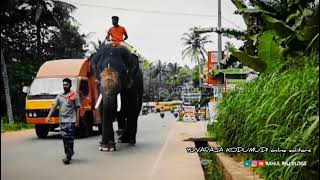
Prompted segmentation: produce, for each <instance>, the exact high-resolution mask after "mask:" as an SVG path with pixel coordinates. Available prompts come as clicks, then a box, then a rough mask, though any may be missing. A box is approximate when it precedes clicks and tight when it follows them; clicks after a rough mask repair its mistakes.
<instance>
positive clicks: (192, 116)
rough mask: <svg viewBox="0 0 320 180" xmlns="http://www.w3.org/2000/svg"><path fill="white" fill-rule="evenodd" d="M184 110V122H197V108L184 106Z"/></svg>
mask: <svg viewBox="0 0 320 180" xmlns="http://www.w3.org/2000/svg"><path fill="white" fill-rule="evenodd" d="M183 108H184V115H183V118H182V119H183V120H184V121H196V120H197V119H196V114H197V112H196V108H195V106H183Z"/></svg>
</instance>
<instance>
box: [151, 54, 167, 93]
mask: <svg viewBox="0 0 320 180" xmlns="http://www.w3.org/2000/svg"><path fill="white" fill-rule="evenodd" d="M166 68H167V65H166V63H162V62H161V61H160V60H158V62H157V64H156V65H155V69H154V74H153V77H157V76H158V77H159V85H160V87H161V85H162V83H161V82H162V77H163V76H165V75H166V73H167V71H166Z"/></svg>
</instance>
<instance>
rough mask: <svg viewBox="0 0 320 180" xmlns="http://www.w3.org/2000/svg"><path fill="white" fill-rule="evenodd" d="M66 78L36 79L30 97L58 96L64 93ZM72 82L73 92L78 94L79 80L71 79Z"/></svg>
mask: <svg viewBox="0 0 320 180" xmlns="http://www.w3.org/2000/svg"><path fill="white" fill-rule="evenodd" d="M63 79H64V78H41V79H34V80H33V82H32V84H31V86H30V91H29V95H30V96H34V95H57V94H60V93H62V92H63V85H62V80H63ZM70 79H71V81H72V86H71V90H72V91H74V92H76V90H77V87H78V80H77V79H76V78H70Z"/></svg>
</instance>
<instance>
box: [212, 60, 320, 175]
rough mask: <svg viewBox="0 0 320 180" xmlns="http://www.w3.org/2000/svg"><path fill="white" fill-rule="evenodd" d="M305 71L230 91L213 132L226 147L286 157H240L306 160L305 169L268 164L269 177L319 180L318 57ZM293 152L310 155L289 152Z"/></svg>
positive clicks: (274, 76)
mask: <svg viewBox="0 0 320 180" xmlns="http://www.w3.org/2000/svg"><path fill="white" fill-rule="evenodd" d="M304 62H306V63H305V65H304V66H303V67H290V69H288V70H287V71H285V72H281V73H274V74H270V75H264V76H261V77H260V78H259V79H257V80H256V81H254V82H249V83H246V84H244V85H240V88H239V89H238V90H236V91H230V92H228V93H226V94H225V95H224V97H223V99H222V100H221V101H220V103H219V106H218V115H217V118H216V120H217V123H215V124H214V125H213V126H209V127H208V128H209V130H208V131H209V134H210V135H211V136H213V137H215V138H217V140H218V142H219V144H220V145H221V146H225V147H238V146H240V147H268V148H269V150H270V149H271V148H275V149H277V148H278V147H279V148H281V149H286V150H287V152H286V153H270V151H269V152H267V153H246V154H241V156H242V158H244V159H248V160H253V159H261V160H266V161H290V162H298V161H306V162H307V165H306V166H266V167H265V168H263V169H261V171H260V170H259V173H260V175H262V176H263V177H265V178H266V179H310V180H312V179H318V178H319V144H318V142H319V74H318V73H319V56H318V54H314V55H312V56H310V57H305V61H304ZM294 148H301V149H305V150H311V153H294V152H288V151H289V150H291V149H294Z"/></svg>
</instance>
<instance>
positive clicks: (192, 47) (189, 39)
mask: <svg viewBox="0 0 320 180" xmlns="http://www.w3.org/2000/svg"><path fill="white" fill-rule="evenodd" d="M194 29H195V27H193V28H190V29H189V31H190V32H189V33H184V34H183V36H184V37H182V38H181V40H182V41H183V45H184V46H185V47H186V48H185V49H184V50H183V51H182V58H183V59H185V58H186V57H189V58H191V61H196V62H197V63H198V65H199V72H202V71H201V69H202V68H201V65H202V64H204V62H205V61H206V58H205V54H207V51H206V49H205V48H204V45H205V44H206V43H210V42H212V41H210V40H208V38H209V35H206V36H203V37H201V36H200V35H199V34H197V33H195V32H194V31H193V30H194ZM200 76H201V73H199V86H200V87H201V78H200Z"/></svg>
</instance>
